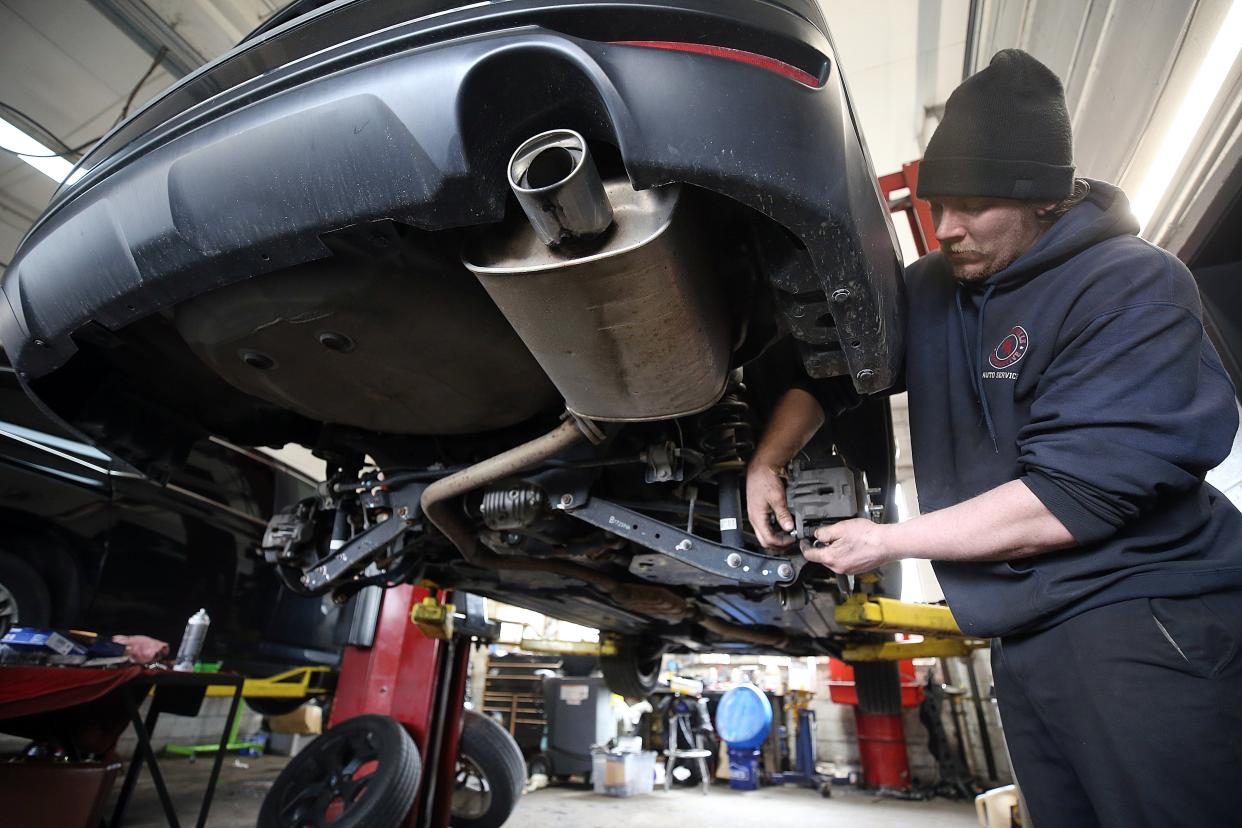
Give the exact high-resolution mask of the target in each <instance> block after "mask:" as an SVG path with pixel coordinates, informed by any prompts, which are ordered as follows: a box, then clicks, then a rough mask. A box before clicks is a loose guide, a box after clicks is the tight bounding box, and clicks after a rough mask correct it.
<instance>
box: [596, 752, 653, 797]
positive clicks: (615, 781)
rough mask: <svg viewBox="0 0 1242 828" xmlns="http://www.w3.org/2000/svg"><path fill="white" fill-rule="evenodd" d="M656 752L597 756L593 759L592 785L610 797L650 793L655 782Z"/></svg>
mask: <svg viewBox="0 0 1242 828" xmlns="http://www.w3.org/2000/svg"><path fill="white" fill-rule="evenodd" d="M655 760H656V755H655V752H654V751H650V750H647V751H643V752H642V753H596V754H593V755H592V756H591V763H592V767H591V783H592V784H593V785H594V786H595V792H596V793H598V794H605V795H607V796H635V795H636V794H646V793H651V789H652V786H653V785H654V783H655Z"/></svg>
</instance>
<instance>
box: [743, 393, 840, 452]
mask: <svg viewBox="0 0 1242 828" xmlns="http://www.w3.org/2000/svg"><path fill="white" fill-rule="evenodd" d="M823 424H824V409H823V408H822V407H821V406H820V404H819V402H818V401H817V400H816V399H815V398H814V397H812V396H811V395H810V394H808V393H807V392H806V391H803V390H802V389H801V388H791V389H789V390H788V391H786V392H785V393H784V395H782V396H781V398H780V399H779V400H778V401H777V403H776V407H775V408H774V409H773V410H772V416H771V417H770V418H768V426H767V429H766V430H765V431H764V432H763V437H762V438H761V439H760V440H759V445H758V446H757V447H756V448H755V460H756V462H759V463H762V464H763V465H766V466H784V465H785V464H786V463H788V462H789V461H790V460H792V459H793V458H794V455H796V454H797V453H798V452H800V451H802V447H803V446H805V445H806V444H807V443H809V442H810V441H811V438H812V437H814V436H815V432H817V431H819V429H820V427H821V426H822V425H823Z"/></svg>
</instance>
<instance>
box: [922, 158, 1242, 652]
mask: <svg viewBox="0 0 1242 828" xmlns="http://www.w3.org/2000/svg"><path fill="white" fill-rule="evenodd" d="M1090 183H1091V192H1090V194H1089V195H1088V197H1087V199H1086V200H1085V201H1083V202H1082V203H1080V204H1079V205H1078V206H1076V207H1074V208H1073V209H1072V210H1071V211H1070V212H1069V213H1068V214H1066V215H1065V216H1064V217H1062V218H1061V219H1060V220H1059V221H1057V222H1056V223H1055V224H1053V225H1052V227H1050V228H1049V229H1048V230H1047V232H1045V233H1044V235H1043V236H1041V237H1040V239H1039V241H1038V242H1036V244H1035V245H1034V246H1033V247H1032V248H1031V249H1030V250H1028V251H1026V252H1025V253H1024V254H1023V255H1022V256H1021V257H1019V258H1018V259H1017V260H1016V261H1015V262H1014V263H1013V264H1011V265H1010V266H1009V267H1007V268H1006V269H1005V270H1003V271H1001V272H1000V273H997V274H996V275H994V276H992V277H991V278H989V279H988V280H987V281H986V282H984V283H982V284H980V285H977V286H961V287H959V286H958V284H957V283H956V282H955V281H954V279H953V276H952V270H951V269H950V267H949V264H948V262H947V261H946V260H945V258H944V256H943V255H942V254H940V253H939V252H936V253H931V254H930V255H928V256H925V257H923V258H922V259H920V260H919V261H917V262H915V263H914V264H913V265H911V266H910V267H909V268H908V269H907V271H906V283H907V287H908V301H909V314H908V319H909V323H908V324H909V329H908V331H907V333H908V336H907V361H906V384H907V390H908V391H909V403H910V431H911V439H912V443H913V449H914V472H915V479H916V481H917V483H918V493H919V504H920V507H921V509H922V511H924V512H929V511H932V510H935V509H942V508H944V507H946V506H952V505H954V504H956V503H960V502H962V501H964V500H967V499H969V498H971V497H974V496H975V495H978V494H982V493H983V492H986V491H988V490H989V489H992V488H995V487H996V486H1000V485H1001V484H1003V483H1007V482H1009V481H1011V480H1021V481H1023V482H1024V483H1026V485H1027V486H1028V487H1030V489H1031V491H1032V492H1034V494H1035V496H1036V497H1038V498H1039V499H1040V501H1042V502H1043V503H1044V505H1045V506H1047V507H1048V509H1049V510H1050V511H1051V512H1052V514H1054V515H1055V516H1056V517H1057V518H1058V519H1059V520H1060V521H1061V523H1063V524H1064V525H1065V527H1066V529H1068V530H1069V532H1070V533H1071V534H1072V535H1073V536H1074V539H1075V540H1076V541H1077V542H1078V545H1077V546H1076V547H1074V548H1071V549H1065V550H1061V551H1057V552H1049V553H1045V554H1042V555H1037V556H1033V557H1029V558H1024V559H1019V560H1013V561H996V562H942V561H937V562H935V563H934V567H935V570H936V575H937V577H938V579H939V581H940V584H941V586H942V588H943V589H944V593H945V597H946V598H947V599H948V601H949V606H950V607H951V608H952V610H953V614H954V616H955V617H956V618H957V621H958V623H959V625H960V626H961V627H962V629H963V630H964V631H966V632H968V633H971V634H974V635H980V636H993V635H1008V634H1013V633H1020V632H1028V631H1033V630H1038V629H1042V628H1045V627H1048V626H1051V625H1052V624H1055V623H1058V622H1060V621H1062V620H1064V619H1066V618H1069V617H1071V616H1073V615H1076V614H1078V613H1080V612H1083V611H1084V610H1088V609H1091V608H1093V607H1098V606H1102V605H1105V604H1110V603H1114V602H1117V601H1122V600H1126V599H1129V598H1137V597H1144V596H1146V597H1176V596H1186V595H1196V594H1200V593H1204V592H1210V591H1214V590H1218V589H1223V588H1228V587H1233V586H1242V515H1240V514H1239V513H1238V511H1237V509H1235V508H1234V507H1233V505H1232V504H1231V503H1230V502H1229V501H1228V499H1226V498H1225V497H1224V496H1223V495H1222V494H1221V493H1220V492H1218V491H1217V490H1215V489H1214V488H1212V487H1211V486H1209V485H1208V484H1206V483H1205V482H1204V481H1203V476H1204V474H1205V473H1206V472H1207V471H1208V470H1209V469H1210V468H1212V467H1213V466H1215V465H1217V464H1218V463H1220V462H1221V461H1222V460H1223V459H1224V458H1225V457H1226V455H1228V453H1229V449H1230V446H1231V444H1232V442H1233V436H1234V432H1235V431H1236V430H1237V426H1238V414H1237V404H1236V402H1235V398H1234V390H1233V386H1232V384H1231V383H1230V381H1229V378H1228V377H1227V375H1226V374H1225V372H1224V370H1223V369H1222V367H1221V363H1220V358H1219V357H1218V356H1217V354H1216V351H1215V350H1214V349H1213V347H1212V345H1211V343H1210V342H1209V341H1208V338H1207V336H1206V335H1205V334H1204V329H1203V323H1202V320H1201V309H1200V303H1199V294H1198V291H1197V289H1196V287H1195V283H1194V280H1193V279H1192V277H1191V275H1190V273H1189V272H1188V271H1187V270H1186V268H1185V267H1184V266H1183V265H1182V263H1181V262H1179V261H1178V260H1177V259H1176V258H1175V257H1174V256H1172V255H1170V254H1169V253H1167V252H1166V251H1164V250H1161V249H1160V248H1158V247H1154V246H1153V245H1150V244H1148V243H1147V242H1145V241H1142V240H1141V239H1139V238H1138V237H1137V236H1136V235H1135V233H1136V232H1137V230H1138V227H1137V224H1136V222H1135V220H1134V218H1133V217H1132V215H1131V213H1130V206H1129V203H1128V201H1127V200H1126V197H1125V195H1124V194H1123V193H1122V192H1121V190H1119V189H1117V188H1116V187H1113V186H1111V185H1108V184H1104V183H1102V182H1096V181H1092V182H1090Z"/></svg>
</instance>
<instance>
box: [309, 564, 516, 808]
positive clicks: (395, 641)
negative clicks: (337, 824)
mask: <svg viewBox="0 0 1242 828" xmlns="http://www.w3.org/2000/svg"><path fill="white" fill-rule="evenodd" d="M464 598H465V603H464V606H463V608H462V609H463V610H464V618H458V617H456V611H457V609H458V608H457V607H455V606H454V605H453V604H451V603H448V602H447V599H448V595H447V594H446V593H444V592H440V591H433V590H431V589H428V588H426V587H423V586H412V585H409V584H405V585H402V586H396V587H392V588H390V589H386V590H384V591H383V595H382V597H381V598H380V601H381V603H380V610H379V619H378V622H377V624H376V629H375V638H374V642H373V644H372V645H371V646H369V647H365V646H358V645H349V646H347V647H346V648H345V652H344V655H343V657H342V660H341V671H340V679H339V681H338V683H337V689H336V695H335V698H334V700H333V703H332V715H331V718H330V721H329V726H335V725H336V724H339V723H340V722H343V721H345V720H347V719H351V718H353V717H355V716H360V715H362V714H364V713H378V714H382V715H385V716H389V717H391V718H393V719H396V720H397V721H398V722H400V723H401V724H402V725H403V726H404V727H405V729H406V730H407V731H408V732H409V733H410V735H411V736H412V737H413V739H414V742H415V744H416V745H417V746H418V752H419V755H420V756H421V757H422V760H423V761H422V775H421V779H420V780H419V786H418V795H417V797H416V798H415V800H414V805H413V807H412V808H411V809H410V812H409V814H408V816H407V817H406V820H405V823H404V825H405V826H407V828H447V826H448V824H449V815H450V809H451V808H452V802H453V789H454V783H455V780H456V776H457V773H456V764H457V751H458V744H459V739H460V737H461V718H462V704H463V701H464V699H465V695H466V667H467V665H468V664H469V660H470V648H471V646H472V639H473V638H476V637H477V638H479V639H481V640H486V639H489V638H494V637H495V633H496V629H497V628H496V626H495V625H492V624H488V623H487V621H486V618H485V615H484V613H483V599H482V598H479V597H477V596H474V595H467V596H464Z"/></svg>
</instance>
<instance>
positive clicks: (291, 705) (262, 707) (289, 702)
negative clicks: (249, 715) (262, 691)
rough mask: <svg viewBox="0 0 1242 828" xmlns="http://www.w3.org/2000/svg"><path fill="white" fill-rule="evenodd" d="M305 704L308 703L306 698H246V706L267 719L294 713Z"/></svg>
mask: <svg viewBox="0 0 1242 828" xmlns="http://www.w3.org/2000/svg"><path fill="white" fill-rule="evenodd" d="M304 704H306V699H261V698H247V699H246V707H249V708H250V709H251V710H253V711H254V712H255V713H258V714H259V715H260V716H262V717H263V718H265V719H270V718H271V717H272V716H284V715H286V714H288V713H292V712H293V711H295V710H297V709H298V708H299V707H301V706H302V705H304Z"/></svg>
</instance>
